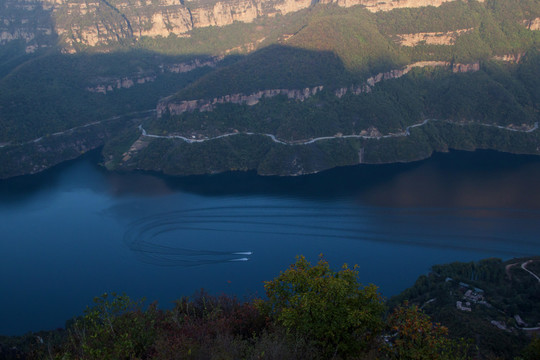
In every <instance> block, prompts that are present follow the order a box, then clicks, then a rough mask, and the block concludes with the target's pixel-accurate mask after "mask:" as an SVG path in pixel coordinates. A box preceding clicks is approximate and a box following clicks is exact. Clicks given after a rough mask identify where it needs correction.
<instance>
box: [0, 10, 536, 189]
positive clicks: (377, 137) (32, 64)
mask: <svg viewBox="0 0 540 360" xmlns="http://www.w3.org/2000/svg"><path fill="white" fill-rule="evenodd" d="M0 6H1V7H2V9H3V11H2V12H1V13H0V128H1V129H2V130H1V131H0V160H2V164H3V165H2V166H1V167H0V178H7V177H11V176H16V175H22V174H28V173H35V172H38V171H42V170H44V169H46V168H48V167H50V166H53V165H54V164H57V163H59V162H62V161H65V160H68V159H72V158H75V157H77V156H79V155H80V154H81V153H84V152H86V151H89V150H91V149H94V148H98V147H102V146H104V147H103V150H102V151H103V156H104V164H105V165H106V166H107V167H108V168H110V169H121V170H132V169H143V170H152V171H161V172H165V173H169V174H176V175H186V174H200V173H214V172H222V171H230V170H250V169H254V170H256V171H257V172H258V173H260V174H265V175H296V174H305V173H312V172H317V171H322V170H325V169H328V168H332V167H335V166H343V165H353V164H358V163H382V162H395V161H412V160H417V159H421V158H425V157H428V156H430V155H431V153H432V152H434V151H447V149H449V148H456V149H466V150H473V149H476V148H488V149H495V150H500V151H508V152H515V153H527V154H539V153H540V136H539V133H540V131H537V127H538V125H537V123H538V121H539V103H540V85H538V81H537V80H538V79H539V78H540V77H539V75H540V74H539V71H540V70H539V69H540V55H539V54H538V49H539V40H540V31H539V30H540V3H539V2H538V1H535V0H523V1H517V0H488V1H484V2H477V1H468V2H463V1H440V0H429V1H424V0H403V1H390V0H388V1H372V0H350V1H349V0H337V1H326V0H325V1H303V0H300V1H295V0H284V1H280V0H276V1H262V0H256V1H255V0H249V1H245V0H242V1H240V0H230V1H208V0H204V1H179V0H178V1H174V0H152V1H133V0H127V1H126V0H111V1H105V0H99V1H81V0H76V1H69V2H68V1H62V0H56V1H43V0H32V1H14V0H0Z"/></svg>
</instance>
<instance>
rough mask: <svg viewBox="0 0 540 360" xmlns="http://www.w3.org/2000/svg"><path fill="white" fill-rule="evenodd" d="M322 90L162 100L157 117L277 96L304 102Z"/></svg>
mask: <svg viewBox="0 0 540 360" xmlns="http://www.w3.org/2000/svg"><path fill="white" fill-rule="evenodd" d="M322 89H323V87H322V86H316V87H313V88H305V89H300V90H299V89H293V90H288V89H271V90H262V91H258V92H256V93H253V94H248V95H246V94H232V95H225V96H220V97H217V98H214V99H211V100H205V99H199V100H184V101H179V102H177V101H171V100H172V99H164V100H163V101H161V102H160V103H159V104H158V106H157V109H156V110H157V115H158V117H160V116H162V115H163V114H165V113H169V114H170V115H179V114H182V113H184V112H186V111H195V110H199V111H212V110H213V109H214V107H215V106H216V105H218V104H225V103H232V104H245V105H248V106H252V105H255V104H257V103H259V101H260V100H261V99H262V98H271V97H274V96H277V95H285V96H287V97H288V98H289V99H295V100H299V101H304V100H305V99H307V98H309V97H311V96H313V95H315V94H317V93H318V92H319V91H321V90H322Z"/></svg>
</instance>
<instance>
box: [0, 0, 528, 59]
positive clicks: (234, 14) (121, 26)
mask: <svg viewBox="0 0 540 360" xmlns="http://www.w3.org/2000/svg"><path fill="white" fill-rule="evenodd" d="M446 1H453V0H394V1H393V0H315V1H313V0H227V1H215V2H208V1H202V0H197V1H191V2H183V1H181V0H4V4H3V5H4V6H3V11H2V13H1V14H0V44H3V43H5V42H7V41H12V40H15V39H22V40H24V41H26V42H27V44H28V50H27V51H29V52H30V51H33V50H35V48H37V47H40V46H44V45H47V46H49V45H51V44H53V43H54V41H52V40H51V39H48V40H47V41H45V42H43V41H37V40H36V39H41V38H43V37H45V38H47V37H49V38H50V37H54V36H56V35H58V36H60V40H61V43H62V44H63V46H64V48H65V51H66V52H76V51H78V50H81V49H84V48H87V47H95V46H102V47H103V46H105V47H106V46H107V45H110V44H116V43H127V44H129V43H130V42H133V41H136V40H137V39H139V38H141V37H157V36H161V37H167V36H169V35H171V34H173V35H176V36H189V32H190V31H191V30H193V29H195V28H204V27H208V26H225V25H230V24H232V23H233V22H244V23H249V22H252V21H254V20H255V19H257V18H259V17H273V16H276V15H285V14H288V13H292V12H296V11H299V10H302V9H306V8H308V7H310V6H313V4H315V3H317V2H320V3H335V4H337V5H338V6H342V7H350V6H356V5H360V6H365V7H366V8H367V9H368V10H370V11H373V12H376V11H388V10H392V9H395V8H403V7H420V6H428V5H430V6H439V5H441V4H442V3H444V2H446ZM534 26H536V25H533V27H534ZM34 40H36V41H34ZM255 45H256V44H255Z"/></svg>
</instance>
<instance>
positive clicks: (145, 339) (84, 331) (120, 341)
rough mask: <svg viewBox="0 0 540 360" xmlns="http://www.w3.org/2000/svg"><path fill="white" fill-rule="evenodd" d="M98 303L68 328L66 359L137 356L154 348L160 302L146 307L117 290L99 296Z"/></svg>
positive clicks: (143, 354) (103, 359)
mask: <svg viewBox="0 0 540 360" xmlns="http://www.w3.org/2000/svg"><path fill="white" fill-rule="evenodd" d="M94 303H95V305H94V306H93V307H89V308H87V309H86V311H85V315H84V316H83V317H81V318H79V319H77V320H76V321H75V323H74V324H73V325H72V326H71V327H70V329H69V330H68V331H69V336H68V341H67V345H66V348H65V353H64V354H63V357H62V358H63V359H70V358H76V359H88V360H93V359H96V360H97V359H100V360H105V359H110V360H113V359H115V360H117V359H118V360H119V359H134V358H145V357H146V355H147V354H148V353H149V352H151V351H152V345H153V344H154V341H155V337H156V331H155V328H154V324H155V322H156V320H157V315H158V311H157V309H156V304H152V305H150V306H149V307H148V308H147V309H146V310H143V308H142V301H140V302H134V301H132V300H131V299H130V298H129V297H128V296H127V295H117V294H115V293H113V294H111V295H109V294H107V293H105V294H103V295H102V296H100V297H96V298H94Z"/></svg>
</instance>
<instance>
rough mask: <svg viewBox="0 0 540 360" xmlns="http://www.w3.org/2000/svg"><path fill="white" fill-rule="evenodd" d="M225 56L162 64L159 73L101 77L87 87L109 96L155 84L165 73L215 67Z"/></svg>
mask: <svg viewBox="0 0 540 360" xmlns="http://www.w3.org/2000/svg"><path fill="white" fill-rule="evenodd" d="M223 58H224V57H223V56H215V57H212V58H207V59H194V60H191V61H187V62H182V63H176V64H161V65H159V70H158V71H150V72H140V73H138V74H135V75H133V76H129V77H99V78H96V79H93V81H92V84H91V85H89V86H87V87H86V90H87V91H90V92H94V93H102V94H107V93H109V92H112V91H115V90H119V89H129V88H131V87H133V86H135V85H140V84H145V83H148V82H153V81H155V80H156V79H157V76H158V75H159V74H163V73H176V74H180V73H187V72H190V71H193V70H195V69H198V68H201V67H212V68H213V67H215V66H216V65H217V64H218V63H219V62H220V61H221V60H223Z"/></svg>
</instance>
